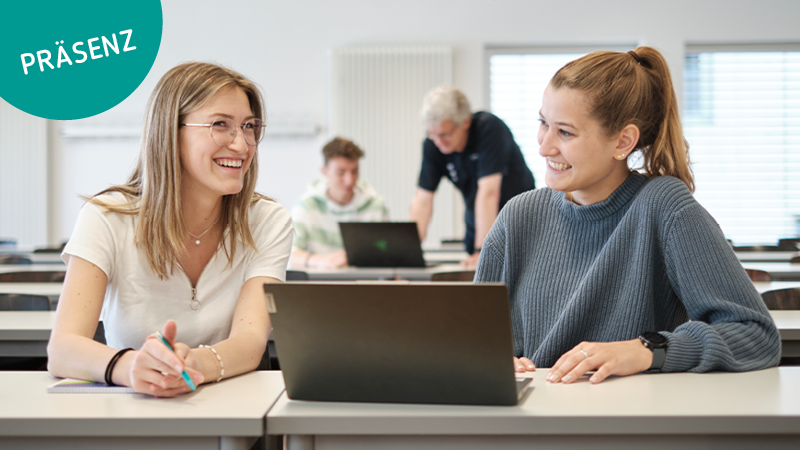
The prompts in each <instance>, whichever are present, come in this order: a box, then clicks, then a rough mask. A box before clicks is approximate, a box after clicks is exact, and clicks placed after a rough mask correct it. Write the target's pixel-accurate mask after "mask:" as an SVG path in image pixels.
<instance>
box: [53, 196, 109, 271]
mask: <svg viewBox="0 0 800 450" xmlns="http://www.w3.org/2000/svg"><path fill="white" fill-rule="evenodd" d="M104 211H105V210H104V208H102V207H100V206H98V205H95V204H93V203H90V202H87V203H86V204H85V205H83V208H81V211H80V213H78V220H77V222H76V223H75V229H74V230H73V231H72V236H70V238H69V242H67V246H66V247H64V252H63V253H62V255H61V259H62V260H64V262H65V263H68V262H69V261H68V260H69V256H77V257H79V258H81V259H85V260H86V261H89V262H90V263H92V264H94V265H95V266H97V267H99V268H100V270H102V271H103V272H104V273H105V274H106V277H108V278H109V279H111V276H112V275H113V272H114V261H115V257H116V254H117V242H118V236H116V230H114V226H113V225H112V224H111V221H110V220H109V217H108V216H107V215H106V214H104ZM111 214H113V213H111Z"/></svg>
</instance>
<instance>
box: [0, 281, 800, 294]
mask: <svg viewBox="0 0 800 450" xmlns="http://www.w3.org/2000/svg"><path fill="white" fill-rule="evenodd" d="M753 285H754V286H755V287H756V290H757V291H758V293H759V294H763V293H764V292H767V291H777V290H779V289H791V288H800V281H754V282H753ZM0 286H2V283H0Z"/></svg>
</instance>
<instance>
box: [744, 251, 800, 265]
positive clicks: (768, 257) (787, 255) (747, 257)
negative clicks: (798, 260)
mask: <svg viewBox="0 0 800 450" xmlns="http://www.w3.org/2000/svg"><path fill="white" fill-rule="evenodd" d="M795 256H800V252H736V257H737V258H739V261H741V262H742V263H744V262H789V261H790V260H791V259H792V257H795Z"/></svg>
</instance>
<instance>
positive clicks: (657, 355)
mask: <svg viewBox="0 0 800 450" xmlns="http://www.w3.org/2000/svg"><path fill="white" fill-rule="evenodd" d="M652 350H653V364H651V365H650V369H648V370H661V368H662V367H664V361H665V360H666V359H667V349H666V348H654V349H652Z"/></svg>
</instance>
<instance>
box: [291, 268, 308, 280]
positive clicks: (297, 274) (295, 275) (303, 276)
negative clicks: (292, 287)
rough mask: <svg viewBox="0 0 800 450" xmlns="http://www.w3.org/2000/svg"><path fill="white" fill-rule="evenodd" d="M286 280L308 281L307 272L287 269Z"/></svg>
mask: <svg viewBox="0 0 800 450" xmlns="http://www.w3.org/2000/svg"><path fill="white" fill-rule="evenodd" d="M286 281H308V273H306V272H303V271H302V270H287V271H286Z"/></svg>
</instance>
